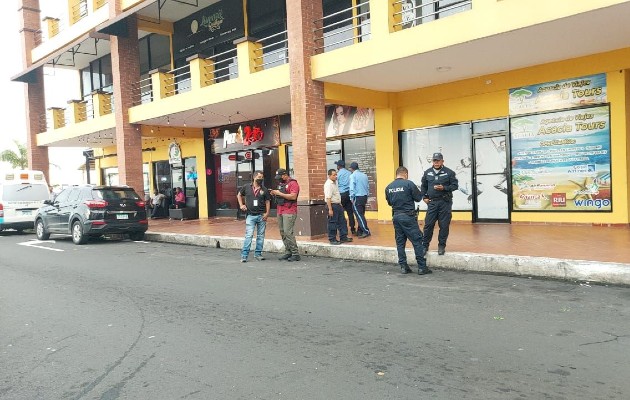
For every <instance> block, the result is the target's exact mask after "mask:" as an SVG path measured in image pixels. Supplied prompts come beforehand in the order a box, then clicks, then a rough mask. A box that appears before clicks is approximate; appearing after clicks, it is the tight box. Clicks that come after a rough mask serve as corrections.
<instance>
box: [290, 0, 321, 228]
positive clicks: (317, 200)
mask: <svg viewBox="0 0 630 400" xmlns="http://www.w3.org/2000/svg"><path fill="white" fill-rule="evenodd" d="M322 16H323V11H322V0H287V35H288V39H289V41H288V46H289V68H290V75H291V130H292V135H293V157H294V160H300V162H299V163H298V162H296V163H295V166H294V167H295V176H294V178H295V179H297V181H298V183H299V184H300V196H299V198H298V222H297V223H296V227H295V231H296V234H298V235H301V236H310V237H316V236H322V235H324V234H325V233H326V212H325V211H326V209H325V205H324V188H323V186H324V182H326V179H327V177H328V175H327V173H326V131H325V127H324V125H325V122H324V117H325V116H324V113H325V110H324V84H323V82H316V81H313V80H312V79H311V76H312V74H311V56H312V55H314V54H315V48H316V47H317V46H316V43H315V39H316V36H315V35H317V34H320V35H321V31H317V32H315V31H314V29H313V27H314V24H313V22H314V21H315V20H317V19H320V18H322Z"/></svg>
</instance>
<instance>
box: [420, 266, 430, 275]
mask: <svg viewBox="0 0 630 400" xmlns="http://www.w3.org/2000/svg"><path fill="white" fill-rule="evenodd" d="M432 273H433V271H431V270H430V269H429V268H428V267H425V268H418V275H428V274H432Z"/></svg>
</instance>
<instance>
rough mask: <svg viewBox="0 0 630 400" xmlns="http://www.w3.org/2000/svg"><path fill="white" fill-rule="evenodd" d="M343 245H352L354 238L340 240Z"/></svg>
mask: <svg viewBox="0 0 630 400" xmlns="http://www.w3.org/2000/svg"><path fill="white" fill-rule="evenodd" d="M339 241H340V242H341V243H350V242H352V238H345V239H341V240H339Z"/></svg>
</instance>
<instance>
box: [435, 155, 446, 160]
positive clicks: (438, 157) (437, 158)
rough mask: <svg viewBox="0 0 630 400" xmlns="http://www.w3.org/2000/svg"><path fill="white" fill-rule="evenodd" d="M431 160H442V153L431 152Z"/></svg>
mask: <svg viewBox="0 0 630 400" xmlns="http://www.w3.org/2000/svg"><path fill="white" fill-rule="evenodd" d="M433 160H444V157H443V156H442V153H433Z"/></svg>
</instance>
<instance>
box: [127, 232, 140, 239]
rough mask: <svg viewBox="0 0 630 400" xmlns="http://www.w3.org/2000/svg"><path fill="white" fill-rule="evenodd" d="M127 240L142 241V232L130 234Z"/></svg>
mask: <svg viewBox="0 0 630 400" xmlns="http://www.w3.org/2000/svg"><path fill="white" fill-rule="evenodd" d="M129 239H131V240H133V241H141V240H144V232H131V233H130V234H129Z"/></svg>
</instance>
